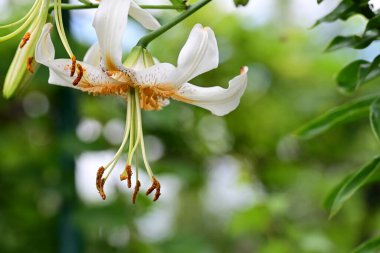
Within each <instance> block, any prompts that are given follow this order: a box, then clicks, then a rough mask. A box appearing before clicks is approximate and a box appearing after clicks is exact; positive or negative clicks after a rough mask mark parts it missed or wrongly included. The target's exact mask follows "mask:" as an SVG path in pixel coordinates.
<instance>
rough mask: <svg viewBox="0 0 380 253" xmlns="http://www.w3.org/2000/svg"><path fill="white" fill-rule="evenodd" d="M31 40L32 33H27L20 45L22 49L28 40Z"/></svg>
mask: <svg viewBox="0 0 380 253" xmlns="http://www.w3.org/2000/svg"><path fill="white" fill-rule="evenodd" d="M29 39H30V32H26V33H25V35H24V37H22V40H21V43H20V48H23V47H24V46H25V45H26V43H27V42H28V40H29Z"/></svg>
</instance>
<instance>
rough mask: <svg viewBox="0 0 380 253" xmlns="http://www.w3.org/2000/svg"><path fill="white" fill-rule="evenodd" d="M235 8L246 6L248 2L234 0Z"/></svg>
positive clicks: (246, 0)
mask: <svg viewBox="0 0 380 253" xmlns="http://www.w3.org/2000/svg"><path fill="white" fill-rule="evenodd" d="M234 3H235V5H236V7H238V6H240V5H241V6H246V5H247V4H248V3H249V0H234Z"/></svg>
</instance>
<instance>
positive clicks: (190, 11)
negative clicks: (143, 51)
mask: <svg viewBox="0 0 380 253" xmlns="http://www.w3.org/2000/svg"><path fill="white" fill-rule="evenodd" d="M211 1H212V0H200V1H198V2H197V3H196V4H194V5H192V6H191V7H189V8H188V9H187V10H186V11H184V12H183V13H181V14H180V15H178V16H177V17H176V18H174V19H173V20H172V21H170V22H169V23H167V24H165V25H163V26H161V27H160V28H159V29H157V30H155V31H153V32H151V33H149V34H147V35H145V36H144V37H142V38H141V39H140V40H139V42H138V43H137V45H136V46H141V47H143V48H146V47H147V46H148V44H149V43H150V42H151V41H152V40H154V39H155V38H157V37H158V36H160V35H162V34H163V33H165V32H166V31H168V30H169V29H171V28H172V27H173V26H175V25H177V24H178V23H180V22H181V21H182V20H184V19H186V18H187V17H189V16H191V15H192V14H194V13H195V12H196V11H198V10H199V9H200V8H202V7H203V6H205V5H206V4H208V3H209V2H211Z"/></svg>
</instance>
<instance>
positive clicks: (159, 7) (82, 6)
mask: <svg viewBox="0 0 380 253" xmlns="http://www.w3.org/2000/svg"><path fill="white" fill-rule="evenodd" d="M61 6H62V10H83V9H93V8H98V6H99V4H62V5H61ZM140 7H141V8H143V9H151V10H153V9H156V10H186V8H187V7H182V6H173V5H140ZM53 9H54V6H53V5H50V7H49V12H51V11H53Z"/></svg>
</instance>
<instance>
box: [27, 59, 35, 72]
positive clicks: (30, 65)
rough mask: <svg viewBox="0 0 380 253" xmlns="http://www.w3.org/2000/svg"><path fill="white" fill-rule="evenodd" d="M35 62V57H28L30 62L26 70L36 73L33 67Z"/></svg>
mask: <svg viewBox="0 0 380 253" xmlns="http://www.w3.org/2000/svg"><path fill="white" fill-rule="evenodd" d="M33 61H34V57H28V61H27V63H26V69H27V70H28V71H29V72H30V73H32V74H33V73H34V70H33V66H32V63H33Z"/></svg>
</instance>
